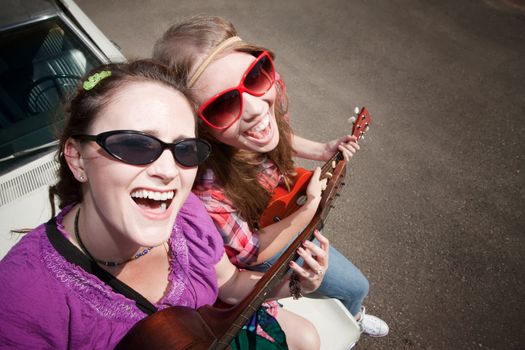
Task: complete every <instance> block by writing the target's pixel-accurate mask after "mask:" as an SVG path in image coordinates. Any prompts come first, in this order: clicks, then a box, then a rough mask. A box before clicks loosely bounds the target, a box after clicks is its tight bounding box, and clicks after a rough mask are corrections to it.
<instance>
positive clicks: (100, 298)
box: [0, 194, 224, 349]
mask: <svg viewBox="0 0 525 350" xmlns="http://www.w3.org/2000/svg"><path fill="white" fill-rule="evenodd" d="M70 209H71V207H68V208H65V209H64V210H63V211H62V212H61V213H60V214H59V215H58V216H57V228H58V230H59V231H60V232H62V233H63V234H64V235H65V236H66V237H69V236H70V234H69V233H68V232H66V231H65V230H64V227H63V226H62V219H63V217H64V215H65V214H66V213H67V212H68V211H69V210H70ZM169 244H170V247H171V251H170V275H169V281H170V283H169V286H168V289H167V290H166V293H165V295H164V296H163V297H162V299H161V300H160V301H159V303H157V304H155V306H157V307H158V308H159V309H163V308H166V307H168V306H176V305H181V306H188V307H192V308H199V307H200V306H203V305H206V304H213V303H214V302H215V300H216V298H217V293H218V288H217V276H216V274H215V268H214V266H215V265H216V264H217V262H218V261H219V260H220V259H221V257H222V255H223V253H224V248H223V243H222V238H221V236H220V234H219V233H218V232H217V229H216V228H215V225H214V224H213V222H212V221H211V219H210V217H209V216H208V214H207V212H206V210H205V209H204V207H203V205H202V203H201V202H200V201H199V200H198V199H197V198H196V197H195V196H194V195H193V194H190V195H189V197H188V199H187V201H186V203H185V204H184V206H183V207H182V208H181V210H180V212H179V215H178V216H177V220H176V223H175V227H174V228H173V232H172V234H171V238H170V241H169ZM0 315H1V317H0V344H1V345H0V346H6V347H8V348H19V349H44V348H45V349H113V348H114V347H115V345H116V344H117V343H118V341H119V340H120V339H121V338H122V337H123V336H124V335H125V334H126V333H127V332H128V330H129V329H130V328H131V327H132V326H133V325H134V324H135V323H136V322H137V321H139V320H140V319H142V318H144V317H145V316H146V315H145V314H144V313H143V312H142V311H140V310H139V309H138V308H137V307H136V305H135V302H134V301H133V300H130V299H127V298H126V297H124V296H123V295H121V294H118V293H115V292H114V291H113V290H112V289H111V287H109V286H107V285H105V284H104V283H102V282H101V281H100V280H99V279H98V278H97V277H96V276H94V275H91V274H89V273H87V272H86V271H84V270H83V269H82V268H80V267H78V266H76V265H73V264H71V263H69V262H68V261H66V260H65V259H64V257H63V256H62V255H60V254H59V253H58V252H57V251H56V250H55V249H54V248H53V246H52V245H51V243H50V242H49V240H48V238H47V235H46V232H45V225H41V226H39V227H37V228H36V229H35V230H33V231H31V232H30V233H28V234H27V235H25V236H24V237H23V238H22V239H21V240H20V242H19V243H18V244H16V245H15V246H14V247H13V248H12V249H11V251H10V252H9V253H8V254H7V255H6V256H5V258H4V259H3V260H2V261H1V262H0Z"/></svg>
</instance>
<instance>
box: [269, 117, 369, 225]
mask: <svg viewBox="0 0 525 350" xmlns="http://www.w3.org/2000/svg"><path fill="white" fill-rule="evenodd" d="M354 112H355V114H356V116H354V117H352V118H350V121H351V122H353V126H352V136H353V137H355V139H356V140H360V139H362V138H363V135H364V134H365V132H366V131H367V130H368V128H369V126H370V124H371V123H372V117H371V116H370V114H369V113H368V110H367V109H366V108H365V107H363V108H361V109H359V107H356V109H355V111H354ZM347 158H348V157H347V156H345V155H344V152H342V151H338V152H336V153H335V154H334V155H333V156H332V158H330V159H329V160H328V161H327V162H326V163H325V164H324V165H323V166H322V167H321V179H323V178H329V177H330V176H331V175H332V172H333V169H335V167H336V165H337V163H338V162H340V161H343V160H345V161H347V160H348V159H347ZM295 170H296V172H297V175H296V176H295V177H293V178H292V179H291V180H292V187H291V188H287V187H285V186H278V187H277V188H276V189H275V190H274V192H273V194H272V198H271V200H270V203H269V204H268V207H267V208H266V209H265V211H264V212H263V213H262V215H261V219H260V220H259V224H260V227H266V226H269V225H271V224H273V223H275V222H278V221H280V220H282V219H283V218H285V217H287V216H289V215H290V214H292V213H293V212H295V211H296V210H297V209H298V208H299V207H300V206H302V205H304V204H305V203H306V200H307V193H306V190H307V188H308V184H309V182H310V179H311V178H312V174H313V172H312V171H310V170H306V169H304V168H296V169H295Z"/></svg>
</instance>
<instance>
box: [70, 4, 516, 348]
mask: <svg viewBox="0 0 525 350" xmlns="http://www.w3.org/2000/svg"><path fill="white" fill-rule="evenodd" d="M77 3H78V4H79V6H80V7H81V8H82V9H83V10H84V11H85V12H86V13H87V14H88V15H89V16H90V17H91V18H92V19H93V21H94V22H95V23H96V24H97V25H98V26H99V28H100V29H101V30H102V31H103V32H104V33H105V34H106V35H108V36H109V37H110V38H111V39H112V40H113V41H114V42H116V43H117V44H118V45H119V46H120V47H121V48H122V50H123V52H124V54H125V55H126V56H127V57H128V58H136V57H148V56H149V55H150V53H151V49H152V45H153V42H154V39H155V38H157V37H159V36H160V35H161V33H162V32H163V31H164V30H165V29H166V28H167V27H168V26H169V25H170V24H172V23H174V22H176V21H177V20H179V19H181V18H184V17H188V16H190V15H195V14H214V15H220V16H224V17H226V18H228V19H229V20H231V21H232V22H233V23H234V24H235V25H236V26H237V29H238V30H239V33H240V36H241V37H243V39H245V40H248V41H254V42H257V43H260V44H263V45H265V46H266V47H268V48H271V49H272V50H273V51H275V53H276V54H277V59H276V67H277V70H278V71H279V72H280V73H281V74H282V75H283V77H284V79H285V81H286V83H287V86H288V92H289V97H290V117H291V122H292V125H293V127H294V130H295V132H296V133H297V134H299V135H302V136H305V137H310V138H312V139H315V140H319V141H327V140H331V139H333V138H336V137H337V136H340V135H342V133H343V132H346V131H345V130H349V129H350V126H349V124H348V123H347V119H348V118H349V117H350V115H351V111H352V110H353V108H354V106H356V105H357V106H367V107H368V109H369V111H370V113H371V114H372V116H373V118H374V121H373V125H372V127H371V130H370V131H369V133H368V134H367V136H366V137H365V140H364V141H363V142H361V147H362V148H361V151H359V153H358V155H357V156H356V157H355V158H354V159H353V160H352V161H351V163H350V164H349V175H348V181H347V184H348V186H346V188H345V189H344V191H343V194H342V196H341V197H340V198H339V200H338V202H337V206H336V208H335V209H334V210H333V212H332V214H331V216H330V218H329V221H328V224H327V228H326V230H325V233H326V235H327V236H328V237H329V238H330V240H331V243H332V244H333V245H334V246H336V247H337V248H338V249H339V250H340V251H342V252H343V253H344V254H346V255H347V256H348V257H349V258H350V259H351V260H352V261H353V262H354V263H355V264H356V265H357V266H359V267H360V268H361V269H362V271H363V272H364V273H365V275H366V276H367V277H368V278H369V281H370V286H371V288H370V293H369V296H368V298H367V299H366V306H367V311H368V312H369V313H372V314H375V315H378V316H380V317H382V318H383V319H385V320H386V321H387V322H388V323H389V325H390V329H391V333H390V335H389V336H387V337H385V338H381V339H373V338H367V337H362V340H361V341H360V342H359V344H358V347H357V348H358V349H524V348H525V331H524V328H525V327H524V323H525V316H524V314H525V307H524V300H525V293H524V288H525V283H524V278H523V273H524V271H525V268H524V265H525V264H524V253H525V240H524V234H525V215H524V212H525V210H524V209H525V191H524V184H525V181H524V179H525V166H524V157H525V2H524V1H522V0H463V1H457V0H440V1H434V0H427V1H417V0H391V1H387V0H383V1H379V0H324V1H314V0H288V1H282V0H266V1H253V0H250V1H243V0H237V1H226V0H223V1H203V0H183V1H167V0H164V1H161V0H158V1H155V0H150V1H138V0H130V1H108V0H77ZM301 164H303V165H306V166H310V165H311V163H310V162H305V163H301Z"/></svg>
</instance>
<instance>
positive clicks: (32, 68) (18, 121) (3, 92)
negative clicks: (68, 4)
mask: <svg viewBox="0 0 525 350" xmlns="http://www.w3.org/2000/svg"><path fill="white" fill-rule="evenodd" d="M101 63H102V62H101V61H100V60H99V59H98V58H97V57H96V56H95V55H94V54H93V53H92V52H91V51H90V50H89V49H88V48H87V47H86V45H84V44H83V42H82V41H81V39H80V38H78V36H77V35H76V34H75V33H74V32H73V31H71V30H70V29H69V28H68V27H67V26H66V25H65V24H64V23H63V22H62V21H61V19H60V18H59V17H53V18H50V19H48V20H45V21H39V22H33V23H30V24H28V25H25V26H23V27H19V28H16V29H13V30H9V31H5V32H2V33H0V169H1V168H5V167H6V166H7V165H8V164H9V163H13V162H14V159H16V158H17V156H24V155H27V154H30V153H31V152H32V151H34V150H35V149H39V148H43V147H46V146H48V145H49V144H50V143H53V141H54V140H55V136H54V135H55V134H56V129H57V128H60V127H61V125H62V121H63V112H62V107H61V102H62V101H63V99H64V98H65V97H67V96H68V95H69V94H71V93H72V92H73V91H74V90H75V89H76V87H77V86H78V85H79V83H80V80H81V77H82V76H83V75H84V74H85V73H86V72H87V71H89V70H90V69H92V68H93V67H95V66H98V65H100V64H101ZM11 165H12V164H11ZM4 170H5V169H4Z"/></svg>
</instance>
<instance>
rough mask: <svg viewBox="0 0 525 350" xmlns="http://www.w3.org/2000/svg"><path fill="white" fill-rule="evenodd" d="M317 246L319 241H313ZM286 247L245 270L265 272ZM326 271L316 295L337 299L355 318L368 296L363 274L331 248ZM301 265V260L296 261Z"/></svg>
mask: <svg viewBox="0 0 525 350" xmlns="http://www.w3.org/2000/svg"><path fill="white" fill-rule="evenodd" d="M314 243H316V244H317V245H319V241H317V240H314ZM286 248H287V247H285V248H283V249H282V250H281V251H280V252H279V253H277V254H276V255H275V256H273V257H272V258H270V259H268V260H266V261H265V262H262V263H260V264H257V265H253V266H248V267H246V269H249V270H254V271H261V272H264V271H267V270H268V269H269V268H270V266H272V265H273V264H274V263H275V262H276V261H277V259H279V257H280V256H281V254H282V253H284V251H285V250H286ZM329 254H330V257H329V264H328V270H327V271H326V274H325V275H324V279H323V282H321V286H320V287H319V288H318V289H317V291H316V293H319V294H322V295H324V296H327V297H330V298H335V299H339V300H340V301H341V302H342V303H343V305H344V306H345V307H346V308H347V309H348V311H350V313H351V314H352V315H353V316H356V315H357V314H358V313H359V311H361V304H362V303H363V300H364V299H365V297H366V296H367V294H368V287H369V286H368V280H367V279H366V277H365V276H364V275H363V273H362V272H361V271H360V270H359V269H358V268H357V267H356V266H355V265H354V264H352V263H351V262H350V260H348V259H347V258H346V257H345V256H344V255H343V254H341V253H339V251H338V250H337V249H335V248H333V247H332V246H330V248H329ZM297 263H298V264H302V258H300V259H298V260H297Z"/></svg>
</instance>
